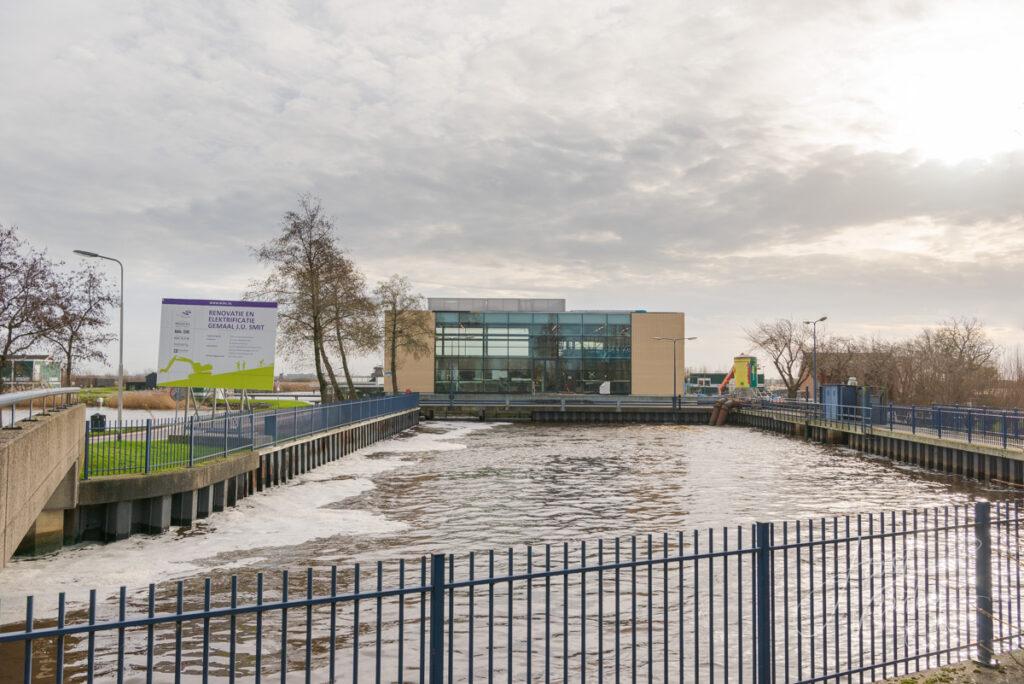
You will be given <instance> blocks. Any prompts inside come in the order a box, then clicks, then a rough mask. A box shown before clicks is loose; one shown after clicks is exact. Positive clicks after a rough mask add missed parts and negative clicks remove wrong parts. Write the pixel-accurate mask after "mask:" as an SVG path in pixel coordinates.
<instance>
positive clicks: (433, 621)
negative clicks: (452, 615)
mask: <svg viewBox="0 0 1024 684" xmlns="http://www.w3.org/2000/svg"><path fill="white" fill-rule="evenodd" d="M429 667H430V679H429V681H430V684H443V682H444V554H441V553H435V554H433V555H432V556H431V557H430V665H429Z"/></svg>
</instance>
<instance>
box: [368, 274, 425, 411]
mask: <svg viewBox="0 0 1024 684" xmlns="http://www.w3.org/2000/svg"><path fill="white" fill-rule="evenodd" d="M373 293H374V295H375V296H376V298H377V303H378V306H379V307H380V312H381V317H382V319H383V321H384V345H385V348H386V352H387V356H388V364H389V366H390V368H389V370H390V371H391V391H392V393H393V394H398V363H397V358H398V354H399V353H402V354H403V355H406V356H409V357H412V358H415V359H418V358H420V357H421V356H423V355H424V354H427V353H429V352H430V345H431V343H432V340H433V332H434V331H433V330H431V329H430V325H429V320H430V319H429V317H428V316H427V315H426V312H425V311H424V310H423V297H421V296H420V295H418V294H416V293H415V292H413V289H412V284H411V283H410V282H409V280H408V279H407V278H404V277H402V276H399V275H397V274H396V275H393V276H391V277H390V278H388V279H387V280H382V281H381V282H380V283H378V284H377V287H376V289H375V290H374V291H373Z"/></svg>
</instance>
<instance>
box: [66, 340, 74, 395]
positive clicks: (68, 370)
mask: <svg viewBox="0 0 1024 684" xmlns="http://www.w3.org/2000/svg"><path fill="white" fill-rule="evenodd" d="M72 352H73V350H72V348H71V343H70V342H69V343H68V348H67V349H65V350H64V354H65V360H66V362H67V365H66V366H65V372H66V373H67V377H66V379H65V382H64V386H65V387H71V359H72Z"/></svg>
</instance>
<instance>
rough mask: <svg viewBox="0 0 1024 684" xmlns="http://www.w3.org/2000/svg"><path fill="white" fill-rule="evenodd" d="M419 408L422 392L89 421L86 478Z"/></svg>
mask: <svg viewBox="0 0 1024 684" xmlns="http://www.w3.org/2000/svg"><path fill="white" fill-rule="evenodd" d="M418 405H419V395H418V394H400V395H396V396H386V397H377V398H373V399H362V400H358V401H348V402H340V403H336V404H321V405H319V406H310V407H298V408H291V409H278V410H275V411H260V412H234V413H227V414H222V415H216V416H206V417H201V418H200V417H195V416H193V417H189V418H180V419H166V420H160V419H157V420H153V419H149V420H142V421H126V422H125V423H124V424H123V425H122V426H120V427H118V426H114V427H113V428H109V429H105V430H93V429H90V426H89V424H88V423H86V426H85V431H86V433H85V434H86V440H85V469H84V470H85V472H84V476H85V477H86V478H89V477H97V476H102V475H126V474H138V473H152V472H157V471H161V470H169V469H173V468H185V467H191V466H194V465H197V464H200V463H203V462H204V461H208V460H209V459H211V458H218V457H221V456H225V455H227V454H231V453H234V452H236V451H243V450H249V449H259V448H262V447H266V446H270V445H272V444H278V443H281V442H286V441H289V440H292V439H296V438H298V437H303V436H306V435H312V434H316V433H318V432H324V431H326V430H332V429H334V428H338V427H342V426H345V425H349V424H352V423H358V422H360V421H363V420H369V419H371V418H377V417H380V416H386V415H388V414H392V413H397V412H400V411H406V410H410V409H414V408H416V407H417V406H418Z"/></svg>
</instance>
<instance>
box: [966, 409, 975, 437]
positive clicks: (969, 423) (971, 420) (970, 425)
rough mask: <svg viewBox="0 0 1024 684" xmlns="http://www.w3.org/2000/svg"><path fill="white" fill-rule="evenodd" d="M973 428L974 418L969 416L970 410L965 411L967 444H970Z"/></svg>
mask: <svg viewBox="0 0 1024 684" xmlns="http://www.w3.org/2000/svg"><path fill="white" fill-rule="evenodd" d="M973 428H974V418H973V416H971V409H967V443H968V444H970V443H971V432H973Z"/></svg>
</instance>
